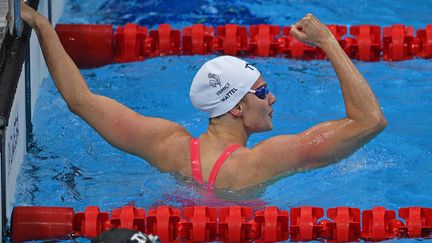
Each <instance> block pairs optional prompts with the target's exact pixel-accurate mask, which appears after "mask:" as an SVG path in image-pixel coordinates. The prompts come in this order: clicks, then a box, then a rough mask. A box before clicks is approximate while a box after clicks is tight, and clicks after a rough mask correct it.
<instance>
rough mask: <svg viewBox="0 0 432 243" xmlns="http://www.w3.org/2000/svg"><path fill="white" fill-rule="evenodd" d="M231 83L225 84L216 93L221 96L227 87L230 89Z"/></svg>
mask: <svg viewBox="0 0 432 243" xmlns="http://www.w3.org/2000/svg"><path fill="white" fill-rule="evenodd" d="M230 85H231V84H230V83H227V84H225V86H223V87H222V89H220V90H219V91H218V92H216V95H217V96H219V95H220V94H222V92H224V91H225V90H226V89H228V88H229V86H230Z"/></svg>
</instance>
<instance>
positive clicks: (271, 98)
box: [268, 93, 276, 105]
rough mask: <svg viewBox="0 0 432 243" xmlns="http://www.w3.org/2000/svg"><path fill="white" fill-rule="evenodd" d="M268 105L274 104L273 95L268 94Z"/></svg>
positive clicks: (274, 97) (274, 98)
mask: <svg viewBox="0 0 432 243" xmlns="http://www.w3.org/2000/svg"><path fill="white" fill-rule="evenodd" d="M268 102H269V105H273V104H274V103H276V96H275V95H274V94H273V93H269V99H268Z"/></svg>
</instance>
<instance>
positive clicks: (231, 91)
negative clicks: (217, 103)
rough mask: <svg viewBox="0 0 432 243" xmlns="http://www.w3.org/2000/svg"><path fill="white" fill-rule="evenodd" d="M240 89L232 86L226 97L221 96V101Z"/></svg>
mask: <svg viewBox="0 0 432 243" xmlns="http://www.w3.org/2000/svg"><path fill="white" fill-rule="evenodd" d="M237 91H238V90H237V89H236V88H232V89H231V90H230V91H229V92H228V93H227V94H226V95H225V96H224V97H222V98H221V101H225V100H227V99H228V98H229V97H231V95H233V94H234V93H235V92H237Z"/></svg>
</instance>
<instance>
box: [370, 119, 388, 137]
mask: <svg viewBox="0 0 432 243" xmlns="http://www.w3.org/2000/svg"><path fill="white" fill-rule="evenodd" d="M386 127H387V119H386V118H385V117H384V115H381V116H379V117H378V118H376V119H375V121H374V122H373V123H372V130H373V131H374V133H376V134H378V133H380V132H382V131H383V130H384V129H385V128H386Z"/></svg>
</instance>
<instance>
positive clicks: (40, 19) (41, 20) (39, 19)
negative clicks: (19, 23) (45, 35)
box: [31, 15, 51, 30]
mask: <svg viewBox="0 0 432 243" xmlns="http://www.w3.org/2000/svg"><path fill="white" fill-rule="evenodd" d="M45 25H50V26H51V23H50V22H49V21H48V19H47V18H45V17H44V16H42V15H35V17H34V24H33V26H31V27H33V28H35V29H36V30H39V29H41V28H43V26H45Z"/></svg>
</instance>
